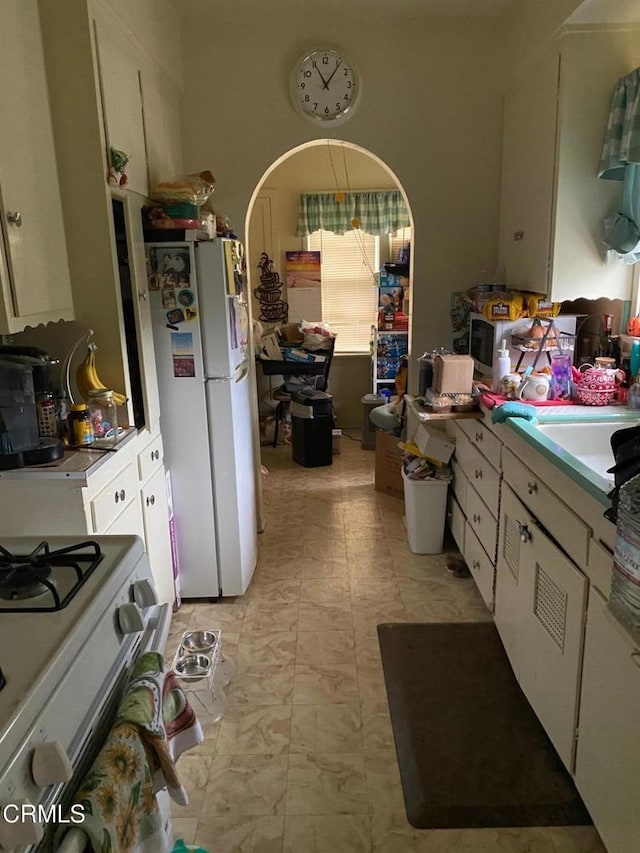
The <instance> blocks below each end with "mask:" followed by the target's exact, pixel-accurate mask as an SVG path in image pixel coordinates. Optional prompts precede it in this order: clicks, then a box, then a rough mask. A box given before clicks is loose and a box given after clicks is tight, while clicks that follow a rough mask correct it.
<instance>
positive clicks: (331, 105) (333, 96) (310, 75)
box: [291, 49, 360, 124]
mask: <svg viewBox="0 0 640 853" xmlns="http://www.w3.org/2000/svg"><path fill="white" fill-rule="evenodd" d="M359 94H360V81H359V79H358V73H357V71H356V70H355V68H354V67H353V65H352V63H351V62H349V61H348V60H347V59H346V58H345V57H344V56H343V55H342V54H341V53H339V52H338V51H337V50H330V49H326V50H314V51H312V52H311V53H308V54H306V55H305V56H303V57H302V59H300V60H299V61H298V62H297V63H296V64H295V66H294V69H293V73H292V75H291V98H292V101H293V105H294V106H295V108H296V109H297V110H298V112H299V113H301V114H302V115H303V116H304V117H305V118H308V119H310V120H311V121H313V122H317V123H319V124H320V123H323V122H328V123H330V124H336V123H339V122H342V121H345V120H346V119H347V118H349V117H350V116H351V115H352V113H353V110H354V108H355V105H356V102H357V100H358V95H359Z"/></svg>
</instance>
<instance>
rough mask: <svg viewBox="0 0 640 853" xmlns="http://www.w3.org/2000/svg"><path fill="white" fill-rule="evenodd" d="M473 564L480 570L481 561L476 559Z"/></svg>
mask: <svg viewBox="0 0 640 853" xmlns="http://www.w3.org/2000/svg"><path fill="white" fill-rule="evenodd" d="M471 565H472V567H473V568H474V569H476V570H478V569H479V568H480V561H479V560H474V561H473V563H472V564H471Z"/></svg>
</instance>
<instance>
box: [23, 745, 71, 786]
mask: <svg viewBox="0 0 640 853" xmlns="http://www.w3.org/2000/svg"><path fill="white" fill-rule="evenodd" d="M31 775H32V776H33V781H34V782H35V783H36V785H37V786H38V787H39V788H47V787H48V786H49V785H57V784H59V783H60V782H69V781H70V779H71V778H72V777H73V767H72V766H71V762H70V761H69V756H68V755H67V753H66V750H65V748H64V747H63V746H62V744H61V743H58V741H57V740H52V741H46V742H45V743H39V744H38V745H37V746H36V748H35V749H34V750H33V756H32V758H31Z"/></svg>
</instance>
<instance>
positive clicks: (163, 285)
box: [147, 246, 191, 291]
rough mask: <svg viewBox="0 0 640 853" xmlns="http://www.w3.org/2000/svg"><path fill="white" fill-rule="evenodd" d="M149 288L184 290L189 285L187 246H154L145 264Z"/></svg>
mask: <svg viewBox="0 0 640 853" xmlns="http://www.w3.org/2000/svg"><path fill="white" fill-rule="evenodd" d="M147 267H148V269H147V285H148V287H149V290H163V291H164V290H184V289H185V288H190V287H191V258H190V256H189V248H188V247H180V246H179V247H177V248H176V246H154V247H152V248H150V249H149V260H148V264H147Z"/></svg>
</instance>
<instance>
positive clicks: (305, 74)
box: [304, 62, 315, 77]
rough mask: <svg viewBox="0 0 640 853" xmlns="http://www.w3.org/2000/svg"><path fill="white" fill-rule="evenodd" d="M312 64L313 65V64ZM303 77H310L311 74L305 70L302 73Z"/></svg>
mask: <svg viewBox="0 0 640 853" xmlns="http://www.w3.org/2000/svg"><path fill="white" fill-rule="evenodd" d="M313 64H314V65H315V62H314V63H313ZM304 76H305V77H311V72H310V71H309V70H308V69H307V71H305V72H304Z"/></svg>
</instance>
